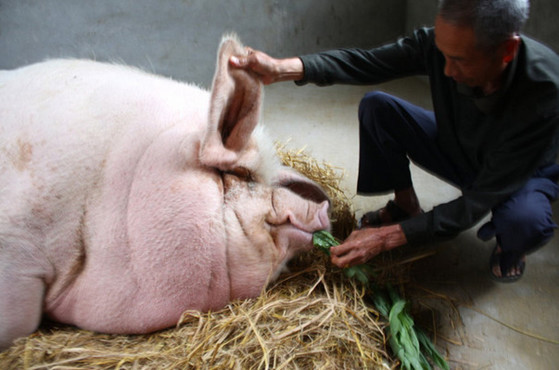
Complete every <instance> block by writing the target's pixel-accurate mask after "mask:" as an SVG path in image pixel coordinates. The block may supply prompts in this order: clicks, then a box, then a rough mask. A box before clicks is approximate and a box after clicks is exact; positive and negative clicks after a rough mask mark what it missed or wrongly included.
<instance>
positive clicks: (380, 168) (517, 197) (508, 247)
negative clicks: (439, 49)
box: [357, 92, 559, 253]
mask: <svg viewBox="0 0 559 370" xmlns="http://www.w3.org/2000/svg"><path fill="white" fill-rule="evenodd" d="M359 122H360V128H359V135H360V151H359V177H358V181H357V192H358V193H360V194H378V193H384V192H388V191H397V190H403V189H407V188H410V187H411V186H412V179H411V174H410V169H409V160H410V159H411V160H412V161H413V162H414V163H416V164H417V165H418V166H420V167H422V168H423V169H425V170H426V171H428V172H430V173H432V174H434V175H435V176H437V177H439V178H441V179H442V180H444V181H446V182H449V183H451V184H453V185H454V186H457V187H458V188H463V187H465V186H467V185H469V184H471V182H472V181H473V180H474V177H475V174H471V173H466V172H464V171H463V170H461V169H460V168H458V167H457V166H456V165H454V164H453V163H452V162H451V161H450V160H449V158H448V156H445V155H444V153H442V152H441V151H440V150H439V147H438V145H437V143H436V141H435V137H436V134H437V125H436V122H435V116H434V114H433V112H430V111H428V110H425V109H423V108H420V107H417V106H415V105H413V104H410V103H408V102H406V101H405V100H402V99H399V98H396V97H393V96H390V95H388V94H385V93H382V92H370V93H368V94H366V95H365V97H364V98H363V100H362V101H361V104H360V106H359ZM557 176H559V166H558V165H556V164H552V165H549V166H546V167H543V168H540V169H539V170H538V171H537V173H536V174H535V175H534V177H532V178H531V179H530V180H529V181H528V182H527V183H526V185H525V186H524V187H523V188H522V189H520V190H518V191H517V192H515V193H514V194H512V195H511V197H510V198H509V199H508V200H506V201H505V202H503V203H501V204H499V205H498V206H496V207H495V208H493V209H492V219H491V221H490V222H489V223H487V224H485V225H484V226H483V227H481V228H480V230H479V231H478V237H480V238H481V239H483V240H489V239H490V238H492V237H493V236H495V237H496V238H497V242H498V243H499V244H500V245H501V247H502V248H503V250H505V251H510V252H516V253H525V252H529V251H530V250H533V249H535V248H537V247H540V246H542V245H544V244H545V243H547V242H548V241H549V240H550V239H551V238H552V237H553V233H554V229H555V228H556V227H557V225H556V224H555V222H554V221H553V215H552V210H551V201H553V200H555V199H556V198H557V196H558V192H559V186H558V185H557V183H556V181H555V179H556V178H557Z"/></svg>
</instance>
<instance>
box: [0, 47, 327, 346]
mask: <svg viewBox="0 0 559 370" xmlns="http://www.w3.org/2000/svg"><path fill="white" fill-rule="evenodd" d="M243 50H244V49H243V48H242V47H241V46H240V45H239V44H238V42H237V41H236V40H235V39H234V38H225V39H224V41H223V42H222V45H221V48H220V53H219V57H218V63H217V69H216V76H215V78H214V83H213V86H212V91H211V93H208V92H206V91H204V90H202V89H199V88H197V87H194V86H191V85H188V84H183V83H178V82H174V81H171V80H169V79H164V78H161V77H157V76H152V75H149V74H146V73H144V72H141V71H138V70H134V69H131V68H127V67H122V66H113V65H107V64H100V63H95V62H91V61H75V60H58V61H50V62H45V63H41V64H36V65H32V66H29V67H25V68H21V69H18V70H15V71H10V72H0V297H1V298H0V349H5V348H7V347H8V346H9V345H10V344H11V343H12V341H13V340H14V339H15V338H17V337H20V336H24V335H27V334H29V333H32V332H33V331H34V330H36V328H37V326H38V325H39V323H40V319H41V315H42V314H43V313H45V314H47V315H48V316H50V317H51V318H52V319H54V320H57V321H60V322H63V323H68V324H74V325H77V326H79V327H81V328H85V329H90V330H95V331H100V332H107V333H130V334H133V333H146V332H150V331H154V330H158V329H162V328H166V327H170V326H173V325H175V324H176V322H177V321H178V319H179V318H180V315H181V313H182V312H184V311H185V310H200V311H207V310H217V309H220V308H222V307H224V306H225V305H226V304H227V303H228V302H230V301H232V300H235V299H242V298H247V297H255V296H257V295H259V294H260V293H261V291H262V289H264V288H265V286H266V285H267V284H268V283H269V282H270V281H271V280H272V279H274V278H275V277H276V276H277V274H278V273H279V272H280V270H281V269H282V267H283V266H284V264H285V262H286V261H287V260H288V259H289V258H291V257H292V256H293V255H295V254H297V253H298V252H301V251H304V250H308V249H310V248H312V242H311V234H312V232H314V231H316V230H321V229H327V228H328V227H329V221H328V214H327V210H328V201H327V198H326V196H325V194H324V193H323V192H322V190H321V189H320V188H319V187H318V186H317V185H316V184H314V183H312V182H311V181H310V180H308V179H306V178H304V177H302V176H301V175H298V174H296V173H295V172H294V171H290V170H289V169H287V168H284V167H282V166H281V165H279V163H278V160H277V158H276V157H275V156H274V153H273V151H274V149H273V146H272V145H271V144H270V143H269V142H266V141H265V139H264V137H263V136H262V135H260V134H259V133H258V132H256V131H259V129H257V130H256V131H255V132H253V130H254V129H255V126H256V124H257V122H258V119H259V110H260V100H261V94H262V93H261V85H260V83H259V82H258V80H257V79H255V78H253V77H252V76H250V75H248V74H247V72H245V71H239V70H231V69H230V68H228V65H227V60H228V58H229V56H230V55H231V54H232V53H236V54H238V53H241V52H243ZM208 112H209V113H208ZM259 137H261V139H258V138H259Z"/></svg>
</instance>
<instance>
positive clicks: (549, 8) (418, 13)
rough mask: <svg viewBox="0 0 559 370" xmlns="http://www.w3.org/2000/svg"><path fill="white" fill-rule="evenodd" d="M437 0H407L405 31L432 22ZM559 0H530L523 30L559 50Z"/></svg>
mask: <svg viewBox="0 0 559 370" xmlns="http://www.w3.org/2000/svg"><path fill="white" fill-rule="evenodd" d="M438 3H439V1H438V0H421V1H418V0H408V1H407V5H406V32H407V33H409V32H411V31H412V30H413V29H414V28H416V27H421V26H429V25H432V24H433V20H434V18H435V14H436V13H437V5H438ZM557 16H559V1H557V0H530V19H528V22H527V23H526V26H525V27H524V30H523V32H524V33H525V34H527V35H529V36H531V37H534V38H535V39H537V40H540V41H542V42H543V43H545V44H547V45H548V46H550V47H551V48H552V49H553V50H555V51H556V52H559V22H558V21H557Z"/></svg>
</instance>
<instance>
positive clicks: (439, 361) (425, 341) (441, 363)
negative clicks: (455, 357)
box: [415, 329, 450, 370]
mask: <svg viewBox="0 0 559 370" xmlns="http://www.w3.org/2000/svg"><path fill="white" fill-rule="evenodd" d="M415 332H416V334H417V338H418V339H419V343H420V344H421V348H422V349H423V351H424V352H425V353H426V354H427V357H429V358H430V359H431V360H432V361H433V363H434V364H435V365H437V366H438V367H440V368H441V369H444V370H450V367H449V366H448V363H447V362H446V360H445V359H444V358H443V357H442V356H441V354H440V353H439V351H437V349H436V348H435V346H434V345H433V343H432V342H431V340H430V339H429V337H427V334H425V333H424V332H423V331H422V330H419V329H416V331H415Z"/></svg>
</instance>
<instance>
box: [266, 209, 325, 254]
mask: <svg viewBox="0 0 559 370" xmlns="http://www.w3.org/2000/svg"><path fill="white" fill-rule="evenodd" d="M274 203H275V202H274V201H273V200H272V205H273V213H274V216H272V217H268V218H267V219H266V222H267V223H268V224H269V225H270V226H271V227H272V228H276V229H277V235H278V237H279V239H283V241H284V243H286V244H288V245H290V246H295V245H297V246H299V247H301V246H307V247H312V234H313V233H314V232H316V231H319V230H328V229H329V228H330V219H329V217H328V207H329V203H328V201H324V202H322V203H320V204H318V205H313V206H311V205H309V206H307V207H306V209H305V210H304V211H303V212H298V213H297V212H294V211H293V210H291V209H279V210H278V209H276V207H275V206H274ZM315 207H316V208H315ZM299 211H301V210H299ZM282 244H283V243H282Z"/></svg>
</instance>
